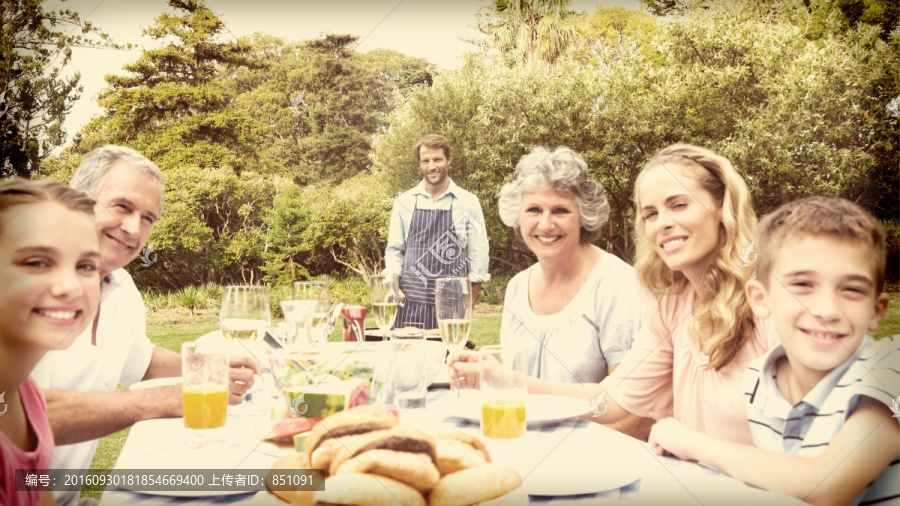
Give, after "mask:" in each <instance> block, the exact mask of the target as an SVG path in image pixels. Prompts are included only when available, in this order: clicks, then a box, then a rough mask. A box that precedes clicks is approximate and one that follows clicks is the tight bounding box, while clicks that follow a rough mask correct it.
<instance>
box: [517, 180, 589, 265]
mask: <svg viewBox="0 0 900 506" xmlns="http://www.w3.org/2000/svg"><path fill="white" fill-rule="evenodd" d="M519 227H520V230H521V233H522V239H523V240H524V241H525V244H526V245H527V246H528V249H530V250H531V251H532V252H534V254H535V255H536V256H537V257H538V260H539V261H546V260H549V259H551V258H555V257H560V256H565V255H567V254H570V253H571V252H573V251H575V250H577V249H578V246H579V245H580V244H581V214H580V213H579V211H578V204H577V203H576V202H575V199H574V198H572V197H569V196H566V195H563V194H561V193H559V192H557V191H556V190H548V189H539V190H536V191H533V192H524V193H522V207H521V209H520V211H519Z"/></svg>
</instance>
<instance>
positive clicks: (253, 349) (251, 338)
mask: <svg viewBox="0 0 900 506" xmlns="http://www.w3.org/2000/svg"><path fill="white" fill-rule="evenodd" d="M271 323H272V312H271V310H270V309H269V291H268V290H267V289H266V287H265V286H227V287H225V293H224V294H223V295H222V310H221V311H220V312H219V326H220V327H221V328H222V335H223V336H225V337H226V338H227V339H228V340H230V341H231V342H232V346H230V347H229V348H231V353H233V354H248V355H249V356H251V357H253V358H254V359H255V360H256V361H257V362H259V363H260V364H263V363H265V358H266V344H265V342H264V341H263V336H265V332H266V328H267V327H268V326H269V325H271ZM254 383H255V384H254V386H253V388H252V390H251V391H248V392H247V393H245V394H244V402H245V403H246V404H247V405H248V406H249V405H250V404H251V401H252V399H253V393H254V392H256V391H259V390H260V389H261V388H262V382H261V381H258V382H257V381H255V382H254Z"/></svg>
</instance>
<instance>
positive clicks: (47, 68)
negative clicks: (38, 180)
mask: <svg viewBox="0 0 900 506" xmlns="http://www.w3.org/2000/svg"><path fill="white" fill-rule="evenodd" d="M44 3H45V0H17V1H12V0H3V1H2V2H0V19H2V20H3V28H2V32H0V33H2V36H0V177H8V176H12V175H19V176H22V177H30V176H32V175H36V174H38V173H39V172H40V167H39V164H40V162H41V160H43V159H44V158H45V157H47V155H49V154H50V151H52V150H53V149H55V148H57V147H59V146H61V145H62V144H63V142H65V138H66V132H65V130H64V129H63V127H62V124H63V121H64V120H65V118H66V116H67V115H68V114H69V111H71V110H72V106H73V105H74V103H75V101H77V100H78V98H79V97H80V96H81V92H82V89H83V88H82V86H81V85H80V84H79V82H80V80H81V74H80V73H79V72H75V73H74V74H72V75H71V76H66V75H64V74H63V68H64V67H65V66H66V65H67V64H68V63H69V61H70V60H71V58H72V48H73V47H93V48H105V49H116V48H120V47H121V46H119V45H117V44H114V43H112V42H111V40H110V39H109V36H108V35H106V34H105V33H103V32H101V31H100V30H99V29H98V28H96V27H94V26H93V25H92V24H91V23H90V22H89V21H84V20H82V19H81V17H80V16H79V15H78V14H77V13H75V12H72V11H69V10H59V11H46V10H44V8H43V4H44Z"/></svg>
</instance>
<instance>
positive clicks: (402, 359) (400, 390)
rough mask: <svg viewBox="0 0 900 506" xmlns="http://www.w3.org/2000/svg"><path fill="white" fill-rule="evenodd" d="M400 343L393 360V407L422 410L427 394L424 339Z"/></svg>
mask: <svg viewBox="0 0 900 506" xmlns="http://www.w3.org/2000/svg"><path fill="white" fill-rule="evenodd" d="M418 341H419V342H413V341H410V342H403V341H400V344H399V348H398V349H397V354H396V357H395V359H394V381H393V382H394V405H395V406H397V408H398V409H424V408H425V397H426V395H427V394H428V383H427V381H426V374H425V372H426V365H427V364H426V360H425V359H426V357H425V346H424V345H423V344H422V343H424V342H425V340H424V338H423V339H421V340H418Z"/></svg>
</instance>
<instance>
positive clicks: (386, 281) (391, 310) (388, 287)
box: [370, 274, 400, 341]
mask: <svg viewBox="0 0 900 506" xmlns="http://www.w3.org/2000/svg"><path fill="white" fill-rule="evenodd" d="M399 281H400V279H399V276H382V275H380V274H379V275H375V276H372V279H371V281H370V287H371V289H372V313H373V315H374V316H375V324H376V325H378V328H379V329H380V330H381V335H382V336H383V337H382V338H383V339H384V340H385V341H387V334H388V331H389V330H390V329H391V327H393V326H394V321H395V320H396V319H397V311H398V310H399V307H400V306H399V304H398V303H397V296H396V290H397V289H398V287H399V286H400V283H399Z"/></svg>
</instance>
